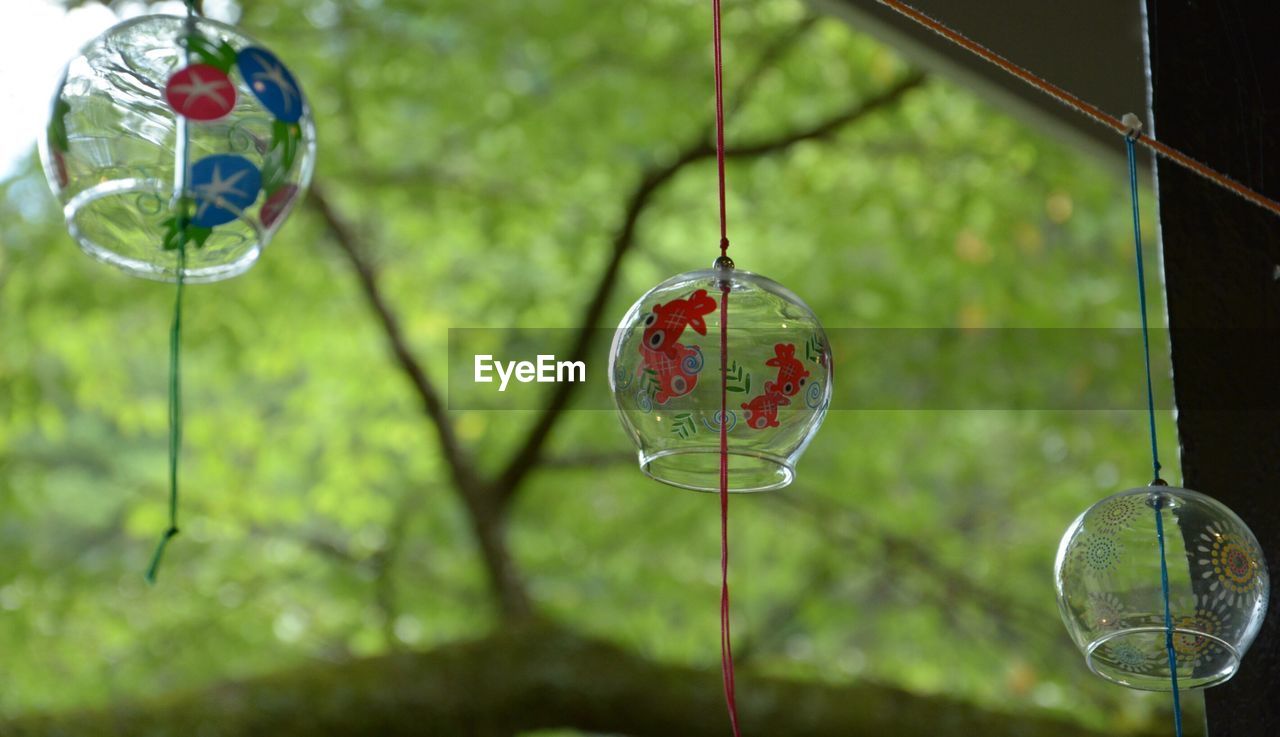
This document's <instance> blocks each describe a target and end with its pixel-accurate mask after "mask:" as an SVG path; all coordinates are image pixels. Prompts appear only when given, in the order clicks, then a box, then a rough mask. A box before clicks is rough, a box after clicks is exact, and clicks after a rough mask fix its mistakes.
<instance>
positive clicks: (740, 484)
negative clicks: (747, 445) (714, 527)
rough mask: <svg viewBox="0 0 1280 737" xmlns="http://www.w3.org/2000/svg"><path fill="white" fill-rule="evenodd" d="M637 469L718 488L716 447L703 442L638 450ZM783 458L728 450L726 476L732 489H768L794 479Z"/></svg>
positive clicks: (690, 485)
mask: <svg viewBox="0 0 1280 737" xmlns="http://www.w3.org/2000/svg"><path fill="white" fill-rule="evenodd" d="M640 470H642V471H644V473H645V475H646V476H648V477H650V478H652V479H656V480H658V481H661V482H663V483H665V484H670V485H672V486H676V487H679V488H681V489H690V490H693V491H713V492H718V491H720V447H719V446H718V445H717V446H704V447H697V448H681V449H677V450H665V451H661V452H659V453H655V454H653V455H651V456H646V455H645V454H644V453H641V454H640ZM795 476H796V474H795V467H794V466H793V465H792V464H791V461H790V460H789V459H786V458H780V457H778V456H772V455H769V454H767V453H762V452H756V453H750V452H746V451H740V450H730V451H729V480H730V484H731V485H732V487H733V491H735V492H743V493H746V492H753V491H771V490H773V489H781V488H782V487H784V486H787V485H788V484H790V483H791V482H792V481H793V480H794V479H795Z"/></svg>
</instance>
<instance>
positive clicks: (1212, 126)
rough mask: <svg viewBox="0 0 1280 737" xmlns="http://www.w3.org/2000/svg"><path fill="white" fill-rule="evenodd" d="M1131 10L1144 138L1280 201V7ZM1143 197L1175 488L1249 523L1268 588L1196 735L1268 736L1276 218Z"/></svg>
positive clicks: (1279, 348)
mask: <svg viewBox="0 0 1280 737" xmlns="http://www.w3.org/2000/svg"><path fill="white" fill-rule="evenodd" d="M1144 2H1145V3H1146V8H1147V27H1148V37H1149V39H1150V50H1151V59H1150V61H1151V73H1152V85H1153V92H1154V98H1153V102H1154V109H1155V133H1156V135H1157V137H1158V138H1160V139H1161V140H1164V141H1165V142H1167V143H1169V144H1172V145H1173V146H1176V147H1178V148H1180V149H1182V150H1183V151H1185V152H1187V153H1189V154H1191V155H1192V156H1195V157H1196V158H1198V159H1200V160H1201V161H1204V162H1205V163H1208V164H1209V165H1211V166H1213V167H1214V168H1216V169H1218V170H1219V171H1223V172H1226V173H1229V174H1230V175H1231V176H1233V177H1234V178H1236V179H1238V180H1240V181H1242V182H1244V183H1245V184H1247V185H1249V186H1250V187H1253V188H1254V189H1257V190H1260V191H1261V192H1263V193H1264V194H1266V195H1268V196H1269V197H1272V198H1280V8H1278V7H1277V6H1276V5H1275V4H1274V3H1273V2H1267V1H1266V0H1144ZM1158 188H1159V189H1158V191H1159V202H1160V219H1161V230H1162V237H1163V248H1164V251H1163V255H1164V275H1165V283H1166V288H1167V294H1168V304H1169V321H1170V327H1171V329H1172V331H1173V335H1172V346H1173V371H1174V386H1175V393H1176V398H1177V404H1178V431H1179V434H1180V437H1181V442H1182V457H1181V461H1182V471H1183V475H1184V478H1185V481H1186V485H1187V486H1189V487H1191V488H1194V489H1196V490H1199V491H1203V492H1204V493H1206V494H1209V495H1211V496H1213V497H1216V498H1217V499H1219V500H1221V501H1222V502H1223V503H1225V504H1227V505H1228V506H1230V507H1231V508H1232V509H1234V510H1235V511H1236V513H1237V514H1239V515H1240V516H1241V517H1242V518H1243V519H1244V521H1245V522H1246V523H1248V525H1249V526H1250V527H1251V528H1252V529H1253V531H1254V533H1255V534H1256V535H1257V536H1258V539H1259V540H1260V541H1261V542H1262V546H1263V549H1264V552H1265V554H1266V556H1267V561H1268V563H1269V565H1270V570H1271V575H1272V579H1273V585H1272V596H1271V604H1270V610H1269V614H1268V617H1267V620H1266V623H1265V624H1264V625H1263V629H1262V633H1261V634H1260V635H1259V637H1258V640H1257V641H1256V642H1255V643H1254V645H1253V648H1252V650H1250V652H1249V654H1248V655H1247V656H1246V657H1245V660H1244V665H1243V667H1242V669H1241V670H1240V672H1239V673H1238V674H1237V675H1236V677H1235V678H1234V679H1233V680H1232V681H1230V682H1229V683H1227V684H1226V685H1223V686H1219V687H1217V688H1213V689H1210V690H1209V691H1208V692H1207V694H1206V697H1205V698H1206V702H1207V711H1208V721H1209V734H1210V735H1211V737H1275V735H1280V602H1277V591H1280V585H1277V583H1280V582H1275V579H1276V577H1277V574H1280V266H1277V265H1278V264H1280V217H1277V216H1275V215H1272V214H1270V213H1268V212H1266V211H1265V210H1262V209H1260V208H1257V207H1255V206H1253V205H1250V204H1248V203H1246V202H1244V201H1243V200H1241V199H1239V198H1237V197H1235V196H1233V195H1231V194H1228V193H1226V192H1225V191H1223V190H1221V189H1219V188H1217V187H1214V186H1211V185H1210V184H1208V183H1207V182H1205V181H1203V180H1201V179H1199V178H1198V177H1196V176H1195V175H1193V174H1190V173H1188V172H1186V171H1184V170H1182V169H1179V168H1177V167H1175V166H1172V165H1169V164H1167V163H1163V162H1162V163H1161V164H1159V169H1158ZM1225 331H1231V332H1225ZM1169 475H1170V476H1173V477H1174V478H1176V474H1172V473H1171V474H1169Z"/></svg>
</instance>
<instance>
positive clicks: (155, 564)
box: [146, 526, 178, 586]
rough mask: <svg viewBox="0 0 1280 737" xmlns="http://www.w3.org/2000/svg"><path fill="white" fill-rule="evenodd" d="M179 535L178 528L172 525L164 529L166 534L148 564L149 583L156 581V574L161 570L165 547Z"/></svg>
mask: <svg viewBox="0 0 1280 737" xmlns="http://www.w3.org/2000/svg"><path fill="white" fill-rule="evenodd" d="M177 536H178V528H177V527H174V526H170V527H169V529H167V530H165V531H164V536H163V537H161V538H160V544H159V545H156V552H155V553H154V554H153V555H152V556H151V565H149V566H147V576H146V578H147V583H149V584H151V585H152V586H154V585H155V583H156V574H157V573H158V572H159V571H160V561H161V560H163V559H164V549H165V547H167V546H168V545H169V541H170V540H172V539H173V538H175V537H177Z"/></svg>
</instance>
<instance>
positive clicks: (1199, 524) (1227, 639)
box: [1054, 486, 1270, 691]
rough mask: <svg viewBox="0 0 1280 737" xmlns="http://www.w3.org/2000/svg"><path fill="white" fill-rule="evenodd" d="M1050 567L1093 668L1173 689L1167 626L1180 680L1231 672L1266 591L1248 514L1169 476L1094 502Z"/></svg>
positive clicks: (1065, 614)
mask: <svg viewBox="0 0 1280 737" xmlns="http://www.w3.org/2000/svg"><path fill="white" fill-rule="evenodd" d="M1157 519H1158V520H1159V521H1158V523H1157ZM1161 532H1162V533H1163V537H1164V558H1163V562H1164V568H1165V569H1166V570H1167V574H1168V607H1169V624H1171V625H1172V626H1171V627H1170V628H1168V629H1166V621H1165V594H1164V588H1163V586H1162V582H1161V573H1162V571H1161V560H1162V559H1161V546H1160V540H1159V534H1160V533H1161ZM1054 572H1055V584H1056V587H1057V593H1058V607H1059V610H1060V612H1061V614H1062V619H1063V622H1064V623H1065V624H1066V626H1067V630H1068V631H1069V632H1070V633H1071V637H1072V639H1073V640H1074V641H1075V643H1076V645H1077V646H1078V647H1079V648H1080V650H1081V652H1082V653H1083V654H1084V656H1085V662H1086V664H1087V665H1088V667H1089V669H1090V670H1092V671H1093V672H1094V673H1096V674H1098V675H1099V676H1101V677H1103V678H1105V679H1107V680H1109V681H1113V682H1115V683H1119V684H1121V685H1124V686H1128V687H1130V688H1135V689H1141V690H1146V691H1170V690H1172V682H1171V680H1172V679H1171V675H1172V674H1171V673H1170V670H1169V667H1170V663H1169V648H1168V641H1167V639H1166V635H1167V633H1168V632H1171V633H1172V645H1173V653H1174V663H1175V667H1176V670H1177V677H1178V687H1179V688H1180V689H1188V688H1204V687H1206V686H1212V685H1215V684H1218V683H1222V682H1223V681H1226V680H1227V679H1229V678H1230V677H1231V676H1232V675H1234V674H1235V672H1236V670H1237V669H1238V668H1239V667H1240V661H1241V658H1242V657H1243V656H1244V653H1245V652H1246V651H1247V650H1248V648H1249V645H1250V644H1252V642H1253V640H1254V638H1255V637H1256V636H1257V634H1258V631H1259V629H1260V628H1261V626H1262V621H1263V619H1264V618H1265V616H1266V607H1267V598H1268V596H1269V595H1270V580H1269V578H1268V574H1267V565H1266V561H1265V560H1264V559H1263V555H1262V549H1261V547H1260V546H1259V545H1258V541H1257V539H1256V538H1255V537H1254V535H1253V533H1252V532H1251V531H1250V530H1249V528H1248V527H1247V526H1246V525H1245V523H1244V522H1243V521H1242V520H1241V519H1240V518H1239V517H1238V516H1236V515H1235V513H1234V512H1232V511H1231V510H1230V509H1228V508H1227V507H1226V506H1224V505H1222V504H1221V503H1220V502H1218V501H1216V500H1215V499H1213V498H1211V497H1208V496H1205V495H1204V494H1200V493H1198V492H1195V491H1191V490H1189V489H1179V488H1175V487H1168V486H1149V487H1143V488H1139V489H1131V490H1129V491H1125V492H1121V493H1119V494H1115V495H1113V496H1110V497H1108V498H1106V499H1103V500H1102V501H1100V502H1098V503H1097V504H1095V505H1093V506H1092V507H1090V508H1089V509H1087V510H1086V511H1085V512H1084V513H1083V514H1081V515H1080V516H1079V517H1078V518H1076V520H1075V521H1074V522H1073V523H1072V524H1071V526H1070V527H1069V528H1068V529H1067V532H1066V534H1065V535H1064V536H1063V538H1062V543H1061V545H1060V546H1059V548H1058V557H1057V560H1056V562H1055V565H1054Z"/></svg>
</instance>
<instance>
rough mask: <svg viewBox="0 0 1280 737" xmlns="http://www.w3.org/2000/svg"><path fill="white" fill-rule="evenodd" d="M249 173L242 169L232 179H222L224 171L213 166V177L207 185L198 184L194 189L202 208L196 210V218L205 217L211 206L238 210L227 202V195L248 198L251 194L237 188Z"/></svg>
mask: <svg viewBox="0 0 1280 737" xmlns="http://www.w3.org/2000/svg"><path fill="white" fill-rule="evenodd" d="M248 173H249V170H248V169H241V170H240V171H238V172H236V173H235V174H232V175H231V177H230V178H228V179H223V178H222V170H221V169H220V168H219V166H218V165H217V164H214V165H213V175H212V176H211V177H210V179H209V182H208V183H207V184H197V185H195V187H193V189H194V190H195V192H196V195H197V196H198V197H199V199H200V207H199V208H198V209H197V210H196V217H197V218H200V217H204V214H205V211H206V210H208V209H209V207H210V206H213V207H217V208H221V209H223V210H238V209H239V208H238V207H236V206H235V205H234V204H232V203H231V202H228V201H227V200H226V195H238V196H240V197H248V196H249V193H248V192H244V191H242V190H239V189H237V188H236V183H237V182H239V181H240V180H241V179H243V178H244V176H245V175H246V174H248Z"/></svg>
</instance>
